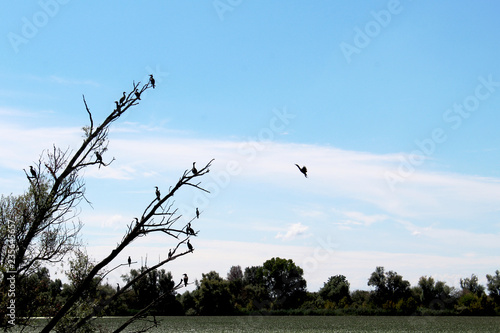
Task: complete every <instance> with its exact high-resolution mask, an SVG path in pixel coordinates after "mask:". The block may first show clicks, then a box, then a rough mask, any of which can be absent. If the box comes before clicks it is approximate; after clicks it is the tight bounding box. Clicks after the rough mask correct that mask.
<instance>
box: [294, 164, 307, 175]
mask: <svg viewBox="0 0 500 333" xmlns="http://www.w3.org/2000/svg"><path fill="white" fill-rule="evenodd" d="M295 165H296V166H297V168H299V170H300V172H302V173H303V174H304V176H305V177H306V178H307V168H306V166H305V165H304V166H303V167H302V168H301V167H300V166H299V165H298V164H295Z"/></svg>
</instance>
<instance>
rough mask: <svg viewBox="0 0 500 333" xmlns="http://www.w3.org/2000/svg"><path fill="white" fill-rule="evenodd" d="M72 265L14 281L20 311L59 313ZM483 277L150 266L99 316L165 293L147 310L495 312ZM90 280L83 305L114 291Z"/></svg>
mask: <svg viewBox="0 0 500 333" xmlns="http://www.w3.org/2000/svg"><path fill="white" fill-rule="evenodd" d="M72 265H73V266H72V270H70V272H71V273H67V276H68V278H69V281H70V283H68V284H63V283H62V282H61V280H60V279H56V280H52V279H50V275H49V271H48V269H47V268H44V267H41V268H39V269H38V270H37V272H36V273H34V274H32V275H30V276H27V277H26V278H25V280H24V281H20V282H21V283H19V284H18V288H19V289H21V290H19V293H18V295H19V299H18V300H17V304H18V309H19V314H18V315H19V316H28V317H34V316H36V317H39V316H43V317H45V316H52V315H53V314H54V313H57V311H58V310H59V307H60V306H62V304H64V303H65V298H66V297H68V296H69V295H71V294H72V292H73V289H74V288H75V287H76V284H77V283H78V272H79V271H81V270H84V268H83V267H82V266H81V265H84V262H81V261H80V262H72ZM147 269H148V268H147V267H142V268H140V269H139V270H137V269H131V270H130V272H129V273H128V274H125V275H122V280H123V281H124V282H125V283H127V282H128V281H132V280H134V278H135V277H137V276H139V275H140V274H141V271H145V270H147ZM486 277H487V281H488V282H487V286H486V287H485V286H482V285H480V284H479V283H478V278H477V276H476V275H474V274H472V275H471V277H467V278H463V279H460V288H455V287H451V286H448V285H447V284H446V282H443V281H436V280H435V279H434V278H432V277H427V276H422V277H420V279H419V281H418V284H417V285H416V286H411V285H410V283H409V282H408V281H407V280H404V278H403V277H402V276H401V275H399V274H397V272H394V271H386V270H385V269H384V267H381V266H378V267H376V269H375V271H374V272H373V273H372V274H371V276H370V277H369V278H368V281H367V285H368V286H369V287H372V288H373V290H368V291H367V290H354V291H352V290H351V289H350V284H349V281H348V280H347V278H346V277H345V276H344V275H334V276H331V277H330V278H329V279H328V281H326V282H324V285H323V287H321V288H320V289H319V290H318V291H317V292H309V291H307V283H306V280H305V279H304V278H303V270H302V268H300V267H299V266H297V265H296V264H295V263H294V262H293V261H292V260H291V259H283V258H278V257H276V258H272V259H269V260H267V261H266V262H264V263H263V264H262V265H261V266H251V267H246V268H245V269H244V270H242V269H241V266H232V267H231V269H230V270H229V272H228V273H227V276H226V278H223V277H221V276H220V274H219V273H217V272H215V271H210V272H208V273H204V274H202V277H201V279H200V280H199V281H198V280H195V282H194V283H195V285H196V289H195V290H193V291H185V292H183V293H180V292H176V291H175V290H174V286H176V285H177V283H176V282H174V280H173V276H172V274H171V272H166V271H165V270H164V269H159V270H156V269H155V270H151V271H150V272H148V273H147V274H145V275H144V276H143V277H142V278H141V279H138V280H136V282H135V283H134V284H133V286H132V288H131V289H130V290H128V291H126V292H124V293H123V294H121V295H120V297H118V299H116V300H115V301H113V302H112V303H111V304H109V305H108V306H106V307H104V308H103V309H102V312H101V313H100V314H99V315H103V316H126V315H134V314H136V313H137V312H138V311H139V310H140V309H142V308H143V307H144V306H145V305H147V304H149V303H150V301H151V299H155V298H157V297H158V295H165V297H163V298H162V300H161V301H160V302H159V303H158V304H157V305H156V306H155V307H153V308H151V309H150V315H155V316H168V315H176V316H183V315H203V316H207V315H208V316H210V315H259V314H261V315H499V314H500V271H499V270H497V271H496V272H495V274H494V275H489V274H488V275H487V276H486ZM94 282H95V283H94V285H93V286H92V288H90V289H89V290H87V292H86V295H84V297H83V298H82V304H85V300H86V299H88V300H94V299H99V298H105V297H107V296H108V295H110V294H114V293H116V289H117V288H116V287H113V286H111V285H109V284H108V283H105V284H103V283H101V281H99V280H95V281H94ZM179 291H180V290H179ZM88 306H89V307H90V306H91V304H89V305H88ZM2 310H3V309H2ZM82 311H84V310H82ZM74 315H78V313H75V314H74Z"/></svg>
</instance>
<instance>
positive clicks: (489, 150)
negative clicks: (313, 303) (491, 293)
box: [0, 0, 500, 291]
mask: <svg viewBox="0 0 500 333" xmlns="http://www.w3.org/2000/svg"><path fill="white" fill-rule="evenodd" d="M499 9H500V8H499V4H498V3H496V2H494V1H483V2H481V3H480V4H478V3H477V2H473V1H440V2H438V3H435V2H432V1H418V2H417V1H410V0H401V1H393V0H391V1H370V2H366V1H349V2H346V1H314V2H313V1H293V2H292V1H290V2H284V1H280V2H278V1H274V2H270V1H263V0H261V1H245V0H240V1H236V0H234V1H228V0H220V1H217V0H216V1H164V2H163V1H148V2H147V3H144V4H142V3H141V4H138V3H137V2H135V1H106V2H96V1H92V2H78V1H62V0H60V1H56V0H45V1H43V0H42V1H40V2H38V1H24V2H15V3H14V2H11V3H9V4H7V5H6V6H5V9H4V13H5V14H4V15H3V16H4V17H2V20H1V22H0V34H1V35H2V39H1V40H0V43H1V44H0V48H1V50H2V51H1V52H0V117H1V119H2V120H1V122H0V136H1V140H2V142H3V144H2V145H1V148H0V149H1V150H0V152H1V153H2V156H3V158H2V159H1V163H0V193H3V194H10V193H13V194H20V193H22V192H23V191H24V190H26V187H27V181H26V179H25V177H24V173H23V171H22V169H23V168H26V167H27V166H29V165H30V164H33V162H34V161H36V160H37V158H38V156H39V155H40V153H41V152H42V151H43V149H47V148H50V147H51V146H52V144H57V145H58V146H60V147H63V148H65V147H72V148H76V147H77V146H78V144H79V142H80V140H81V135H82V133H81V127H82V126H84V125H86V124H87V115H86V112H85V109H84V105H83V103H82V94H84V95H85V97H86V100H87V102H88V104H89V107H90V109H91V110H92V111H93V114H94V120H95V121H98V119H103V118H104V117H105V115H106V114H108V113H109V112H110V111H111V110H112V107H113V106H114V101H115V100H117V99H118V98H119V97H120V96H121V93H122V91H124V90H126V91H128V90H130V89H131V86H132V81H133V80H135V81H136V82H137V81H143V82H144V80H146V79H147V76H148V74H150V73H153V74H154V75H155V77H156V80H157V88H156V89H155V90H150V91H148V92H147V93H146V94H145V96H143V101H142V102H141V104H140V105H139V106H137V107H135V108H134V109H132V110H130V112H129V113H128V114H125V115H124V116H123V117H122V118H121V119H120V121H118V122H117V123H116V124H115V125H114V127H113V128H112V131H111V133H110V145H109V148H110V149H109V151H108V152H106V156H105V159H106V158H109V159H111V158H112V157H115V158H116V161H115V162H113V164H112V165H111V166H110V167H108V168H105V169H103V168H101V169H97V168H95V169H92V170H87V171H86V173H85V179H86V184H87V197H88V198H89V200H90V201H91V202H92V203H93V208H92V207H90V206H88V205H85V204H82V205H81V207H80V208H81V213H80V215H79V217H80V219H81V220H82V221H83V222H84V223H85V228H84V229H83V231H82V238H83V239H84V241H85V243H86V244H87V246H88V252H89V253H90V254H91V255H92V256H94V257H95V258H97V259H98V258H101V257H102V256H103V253H104V251H110V250H111V249H112V248H113V246H114V245H115V244H116V242H117V241H119V239H121V235H122V233H123V232H124V230H125V226H126V224H127V223H128V222H129V221H131V220H132V218H133V217H134V216H137V215H140V213H141V212H142V210H141V208H142V207H145V206H146V205H147V204H148V203H149V200H151V199H153V198H154V196H153V195H154V186H156V185H158V186H159V187H160V188H163V189H165V190H166V189H167V188H168V186H170V185H171V184H173V183H174V182H175V181H176V180H177V179H178V177H179V176H180V175H181V174H182V172H183V170H185V169H188V168H190V166H191V163H192V162H193V161H197V162H198V165H202V164H203V163H204V162H205V163H206V162H208V161H209V160H210V159H212V158H215V162H214V164H213V167H212V169H211V173H210V174H209V175H208V176H207V177H206V179H205V180H204V184H205V185H206V186H207V187H209V188H210V189H211V190H212V193H211V194H210V195H202V194H200V193H197V192H195V191H193V189H185V190H184V191H182V192H181V193H180V194H179V195H178V196H177V198H176V200H177V201H176V203H177V204H178V206H179V207H180V209H181V210H182V211H183V212H185V214H186V216H187V215H188V214H189V213H190V212H192V209H194V207H200V209H201V210H202V218H200V220H199V221H196V225H195V226H194V227H195V229H197V230H200V231H201V232H200V236H199V238H197V239H195V240H193V242H192V243H193V244H194V245H195V248H196V251H195V252H194V254H192V255H190V256H188V257H187V258H185V259H183V260H179V261H177V262H174V263H172V264H171V265H170V266H166V267H165V269H166V270H170V271H172V273H173V274H174V276H177V275H181V274H182V273H185V272H186V273H188V274H189V275H190V276H192V277H193V278H201V273H206V272H208V271H210V270H216V271H218V272H219V273H220V274H221V275H222V276H225V275H226V273H227V272H228V271H229V268H230V267H231V266H232V265H241V266H242V267H243V268H244V267H247V266H252V265H260V264H262V263H263V262H264V261H265V260H267V259H270V258H272V257H275V256H280V257H284V258H289V259H293V260H294V261H295V262H296V263H297V264H298V265H299V266H301V267H303V268H304V271H305V277H306V279H307V281H308V289H309V290H311V291H316V290H318V289H319V288H320V287H321V286H322V285H323V283H324V282H326V281H327V279H328V277H330V276H332V275H336V274H343V275H345V276H346V277H347V278H348V280H349V281H350V282H351V288H352V289H368V286H367V285H366V282H367V280H368V278H369V276H370V274H371V272H373V271H374V270H375V267H376V266H384V267H385V268H386V270H394V271H397V272H398V273H399V274H401V275H403V277H404V278H405V279H407V280H409V281H410V282H411V283H412V284H413V285H415V284H416V282H417V281H418V278H419V277H420V276H423V275H427V276H433V277H434V278H436V279H439V280H443V281H446V282H447V283H448V284H450V285H454V286H458V285H459V280H460V278H463V277H469V276H470V275H471V274H473V273H474V274H476V275H478V276H479V278H480V282H482V283H483V284H484V283H485V280H486V279H485V274H493V273H494V271H495V270H497V269H499V268H500V267H499V263H500V256H499V255H498V253H499V251H498V250H499V249H500V245H499V244H500V222H499V217H500V212H499V209H500V195H499V194H500V156H499V147H500V136H499V135H498V130H497V127H498V123H499V121H500V115H499V112H498V111H499V110H500V66H499V65H498V63H499V62H498V59H500V46H499V45H498V40H499V37H500V36H499V35H500V29H499V23H498V17H497V16H498V15H497V13H498V10H499ZM295 163H298V164H300V165H306V166H307V167H308V169H309V178H308V179H306V178H305V177H303V176H302V175H301V174H300V173H299V171H298V170H297V168H296V167H295V166H294V164H295ZM169 246H172V243H171V242H170V240H168V239H165V238H162V237H159V236H154V237H150V238H149V237H148V240H142V239H141V240H140V241H138V242H136V243H134V244H133V245H132V247H131V248H130V249H127V251H125V252H126V253H125V252H124V253H123V254H122V255H121V257H120V258H119V259H118V260H117V261H116V263H120V260H121V261H124V260H125V259H126V258H127V257H128V255H132V256H133V257H137V258H138V257H142V258H145V257H146V256H147V257H148V262H150V263H151V262H156V261H157V260H158V257H161V258H164V257H165V255H166V253H167V251H168V248H169ZM116 263H114V264H116ZM123 273H125V270H124V271H114V272H113V274H110V277H109V282H110V283H115V282H116V281H119V276H120V274H123ZM54 274H55V273H54ZM59 274H60V273H59Z"/></svg>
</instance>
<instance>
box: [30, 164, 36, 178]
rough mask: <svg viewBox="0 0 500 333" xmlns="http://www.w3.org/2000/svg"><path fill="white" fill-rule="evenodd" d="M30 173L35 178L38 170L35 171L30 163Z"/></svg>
mask: <svg viewBox="0 0 500 333" xmlns="http://www.w3.org/2000/svg"><path fill="white" fill-rule="evenodd" d="M30 173H31V175H32V176H33V178H36V171H35V169H34V168H33V166H32V165H30Z"/></svg>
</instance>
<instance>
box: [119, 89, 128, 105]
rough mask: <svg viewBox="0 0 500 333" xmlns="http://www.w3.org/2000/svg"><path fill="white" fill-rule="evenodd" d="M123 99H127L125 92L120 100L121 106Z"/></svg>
mask: <svg viewBox="0 0 500 333" xmlns="http://www.w3.org/2000/svg"><path fill="white" fill-rule="evenodd" d="M125 98H127V97H126V96H125V91H124V92H123V96H122V98H120V104H123V102H125Z"/></svg>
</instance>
